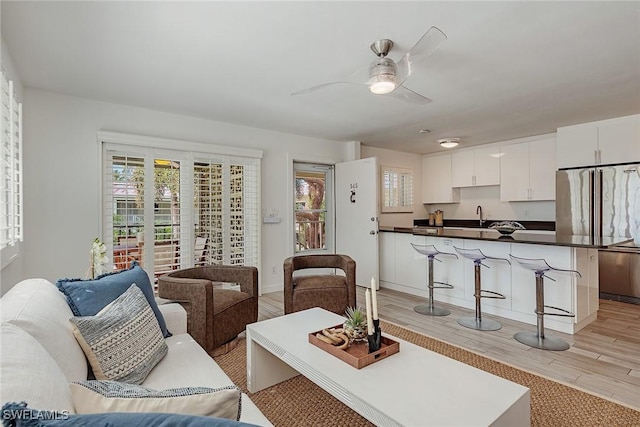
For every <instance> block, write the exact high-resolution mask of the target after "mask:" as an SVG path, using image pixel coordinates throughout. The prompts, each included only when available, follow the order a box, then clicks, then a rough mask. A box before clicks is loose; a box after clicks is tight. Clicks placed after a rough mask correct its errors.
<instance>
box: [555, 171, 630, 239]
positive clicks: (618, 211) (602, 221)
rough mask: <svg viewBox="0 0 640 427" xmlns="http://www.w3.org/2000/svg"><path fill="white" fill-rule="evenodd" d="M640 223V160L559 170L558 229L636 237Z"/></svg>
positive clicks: (557, 183) (583, 233) (600, 234)
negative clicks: (630, 162) (613, 164)
mask: <svg viewBox="0 0 640 427" xmlns="http://www.w3.org/2000/svg"><path fill="white" fill-rule="evenodd" d="M638 226H640V163H632V164H625V165H615V166H598V167H591V168H580V169H562V170H559V171H558V172H556V233H557V234H575V235H581V236H591V237H593V238H594V239H595V240H597V238H598V237H600V236H613V237H628V238H632V237H633V235H634V233H635V232H636V231H635V230H636V228H637V227H638Z"/></svg>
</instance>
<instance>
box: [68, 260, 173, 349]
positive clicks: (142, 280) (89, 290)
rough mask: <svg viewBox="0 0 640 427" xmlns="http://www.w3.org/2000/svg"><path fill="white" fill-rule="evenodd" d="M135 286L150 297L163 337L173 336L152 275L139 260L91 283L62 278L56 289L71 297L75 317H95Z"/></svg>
mask: <svg viewBox="0 0 640 427" xmlns="http://www.w3.org/2000/svg"><path fill="white" fill-rule="evenodd" d="M134 283H135V284H136V285H137V286H138V288H140V290H141V291H142V293H143V294H144V296H145V297H146V298H147V301H148V302H149V305H150V306H151V309H152V310H153V313H154V314H155V315H156V318H157V319H158V325H160V330H161V331H162V336H164V337H165V338H167V337H170V336H171V333H170V332H169V331H168V330H167V324H166V323H165V321H164V317H162V313H161V312H160V309H159V308H158V304H156V300H155V298H154V296H153V288H152V287H151V282H150V281H149V276H147V273H146V272H145V271H144V270H143V269H142V267H140V266H139V265H138V263H137V262H135V261H134V262H132V263H131V268H129V269H128V270H122V271H117V272H113V273H107V274H103V275H102V276H98V277H96V278H95V279H90V280H83V279H60V280H58V282H57V283H56V286H57V287H58V289H60V291H61V292H62V293H63V294H65V296H66V297H67V303H68V304H69V307H71V311H72V312H73V314H74V315H76V316H95V315H96V314H97V313H98V312H99V311H100V310H102V309H103V308H104V307H105V306H106V305H107V304H109V303H111V302H112V301H113V300H115V299H116V298H118V297H119V296H120V295H122V294H123V293H125V291H126V290H127V289H129V287H130V286H131V285H132V284H134Z"/></svg>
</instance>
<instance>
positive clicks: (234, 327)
mask: <svg viewBox="0 0 640 427" xmlns="http://www.w3.org/2000/svg"><path fill="white" fill-rule="evenodd" d="M228 283H233V284H238V285H240V290H239V291H238V290H234V289H228V288H227V289H225V288H224V286H223V284H228ZM158 296H160V297H161V298H166V299H170V300H173V301H176V302H178V303H180V304H181V305H182V306H183V307H184V308H185V310H186V311H187V332H189V334H191V336H192V337H193V338H194V339H195V340H196V341H197V342H198V344H200V345H201V346H202V347H203V348H204V349H205V350H206V351H207V352H209V353H211V352H212V351H213V350H216V349H218V348H219V347H221V346H223V345H225V344H227V343H229V342H230V341H232V340H234V339H235V338H236V337H237V336H238V334H240V333H241V332H242V331H244V330H245V327H246V326H247V325H248V324H249V323H253V322H256V321H257V320H258V269H257V268H255V267H244V266H230V265H206V266H202V267H194V268H187V269H183V270H177V271H173V272H171V273H168V274H165V275H163V276H160V277H159V278H158Z"/></svg>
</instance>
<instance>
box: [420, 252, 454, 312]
mask: <svg viewBox="0 0 640 427" xmlns="http://www.w3.org/2000/svg"><path fill="white" fill-rule="evenodd" d="M411 246H413V249H415V250H416V251H417V252H419V253H421V254H422V255H426V256H427V258H428V259H429V282H428V283H427V288H428V289H429V304H428V305H427V304H422V305H417V306H415V307H414V308H413V310H414V311H416V312H417V313H420V314H424V315H427V316H448V315H450V314H451V310H447V309H446V308H442V307H436V306H434V305H433V290H434V289H453V286H451V285H450V284H448V283H444V282H434V281H433V260H434V259H435V260H436V261H438V262H442V261H440V260H439V259H438V258H436V256H437V255H451V256H454V257H456V259H457V258H458V255H456V254H450V253H448V252H440V251H439V250H438V249H437V248H436V247H435V246H433V245H416V244H414V243H411ZM434 283H437V284H438V285H440V286H434Z"/></svg>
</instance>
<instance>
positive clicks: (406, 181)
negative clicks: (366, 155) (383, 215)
mask: <svg viewBox="0 0 640 427" xmlns="http://www.w3.org/2000/svg"><path fill="white" fill-rule="evenodd" d="M381 179H382V185H381V186H380V187H381V189H382V198H381V199H382V207H381V212H413V171H412V170H410V169H401V168H394V167H389V166H382V174H381Z"/></svg>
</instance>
